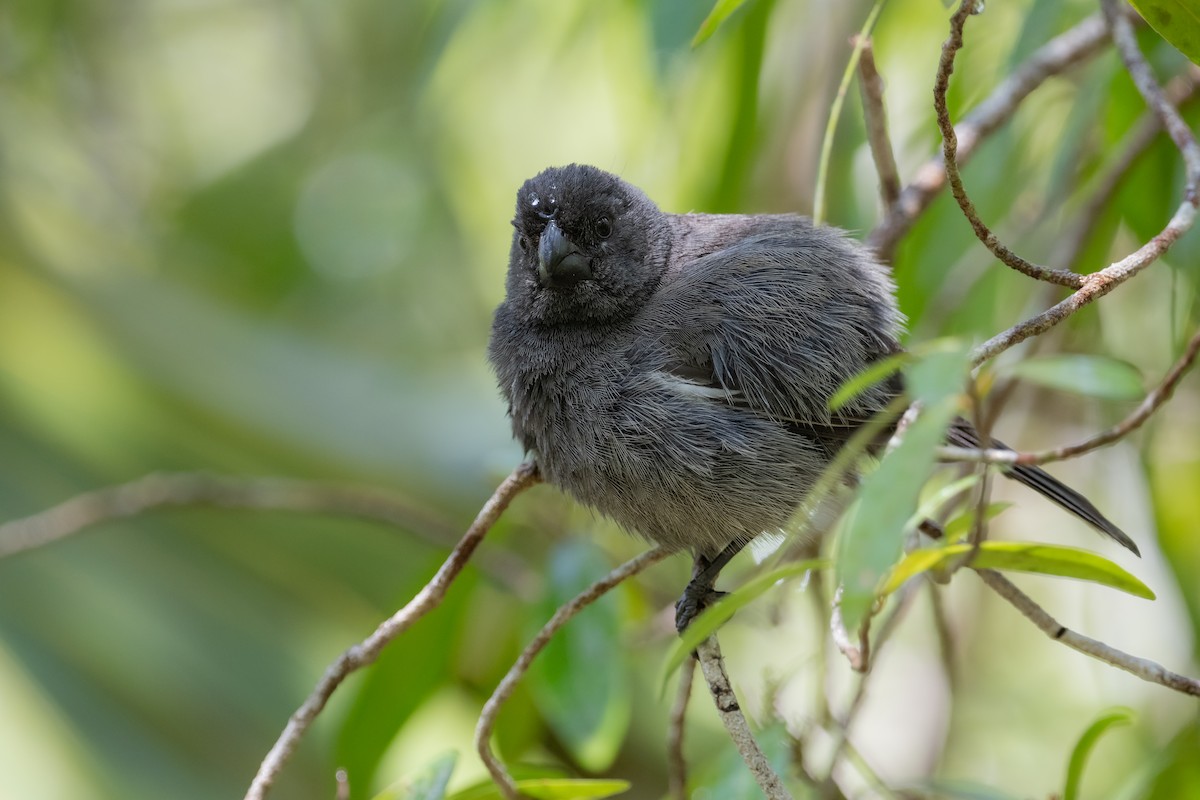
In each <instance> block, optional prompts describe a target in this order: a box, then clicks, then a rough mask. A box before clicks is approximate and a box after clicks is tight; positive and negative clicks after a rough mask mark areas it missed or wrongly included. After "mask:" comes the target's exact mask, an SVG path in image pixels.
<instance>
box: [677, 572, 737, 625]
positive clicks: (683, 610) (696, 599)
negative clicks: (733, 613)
mask: <svg viewBox="0 0 1200 800" xmlns="http://www.w3.org/2000/svg"><path fill="white" fill-rule="evenodd" d="M725 595H726V592H718V591H717V590H716V589H714V588H713V587H712V586H711V585H703V584H696V583H689V584H688V585H687V588H685V589H684V590H683V595H681V596H680V598H679V600H677V601H676V602H675V630H676V632H678V633H683V632H684V630H686V629H687V626H688V625H691V624H692V620H694V619H695V618H696V617H697V616H699V615H700V612H701V611H703V610H704V609H706V608H708V607H709V606H711V605H712V604H713V603H715V602H717V601H718V600H720V599H721V598H722V597H724V596H725Z"/></svg>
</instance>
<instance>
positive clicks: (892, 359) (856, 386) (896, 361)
mask: <svg viewBox="0 0 1200 800" xmlns="http://www.w3.org/2000/svg"><path fill="white" fill-rule="evenodd" d="M911 360H912V354H911V353H897V354H896V355H894V356H888V357H887V358H884V359H881V360H879V361H876V362H875V363H873V364H871V365H870V366H869V367H867V368H866V369H864V370H863V371H862V372H860V373H858V374H857V375H855V376H854V377H853V378H851V379H850V380H848V381H846V382H845V383H843V384H842V385H841V386H840V387H839V388H838V390H837V391H836V392H834V393H833V397H831V398H829V410H830V411H840V410H841V409H842V407H843V406H845V405H846V403H849V402H850V401H851V400H853V399H854V398H855V397H857V396H858V395H860V394H862V393H863V392H865V391H866V390H867V389H870V388H871V387H872V386H874V385H875V384H877V383H879V382H880V381H883V380H885V379H887V378H889V377H891V376H892V374H893V373H895V372H899V371H900V368H901V367H903V366H904V365H905V364H907V363H908V362H909V361H911Z"/></svg>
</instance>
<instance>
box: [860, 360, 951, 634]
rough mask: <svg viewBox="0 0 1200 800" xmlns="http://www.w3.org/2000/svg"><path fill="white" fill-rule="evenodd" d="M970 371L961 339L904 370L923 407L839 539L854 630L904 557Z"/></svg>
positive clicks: (871, 479) (868, 483) (868, 482)
mask: <svg viewBox="0 0 1200 800" xmlns="http://www.w3.org/2000/svg"><path fill="white" fill-rule="evenodd" d="M966 373H967V350H966V348H965V347H963V346H962V345H961V344H959V345H958V346H957V348H956V349H954V350H944V351H939V352H934V353H931V354H929V355H928V356H927V357H926V358H923V359H921V360H919V361H916V362H914V363H913V364H912V365H911V366H910V367H909V369H908V370H907V371H906V375H907V378H908V386H909V389H910V390H911V391H912V393H913V395H914V396H915V397H917V398H918V399H920V400H921V402H922V403H923V405H924V409H923V411H922V412H921V414H920V415H919V416H918V417H917V419H916V421H915V422H913V423H912V424H911V425H909V426H908V429H907V430H906V431H905V432H904V436H903V438H902V440H901V442H900V444H899V445H898V446H897V447H896V448H894V449H893V450H892V451H891V452H889V453H888V454H887V455H886V456H884V458H883V460H882V461H881V462H880V463H879V467H878V468H877V469H876V470H875V471H874V472H872V473H871V474H869V475H867V476H866V477H865V478H863V480H862V489H861V491H860V492H859V496H858V499H857V500H856V501H855V503H854V504H853V505H852V506H851V508H850V510H849V511H848V512H847V514H846V517H845V519H844V522H843V526H842V532H841V535H840V536H839V538H838V558H837V582H838V584H839V585H840V586H841V587H842V602H841V610H842V618H843V619H844V620H845V623H846V627H847V628H848V629H850V630H854V629H856V628H857V627H858V625H859V623H860V622H862V619H863V617H865V616H866V614H867V611H868V610H869V608H870V606H871V604H872V603H873V602H874V599H875V593H876V590H877V589H878V587H879V585H880V583H881V582H882V580H883V578H884V576H885V575H886V574H887V571H888V569H889V568H890V567H892V565H894V564H895V563H896V561H897V560H898V559H899V558H900V554H901V548H902V544H903V536H904V530H905V527H906V526H907V525H908V522H909V520H910V519H911V518H912V516H913V513H914V512H915V511H916V509H917V501H918V498H919V496H920V492H921V487H922V486H923V485H924V483H925V480H926V478H927V476H928V475H929V473H930V471H931V470H932V469H933V465H934V462H935V454H934V451H935V449H936V448H937V447H938V445H940V444H941V443H942V440H943V438H944V437H945V433H946V427H947V426H948V425H949V424H950V421H951V420H952V419H954V416H955V415H956V414H957V413H958V393H959V390H960V389H961V387H962V383H963V378H964V376H965V375H966Z"/></svg>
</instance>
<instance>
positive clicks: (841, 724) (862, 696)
mask: <svg viewBox="0 0 1200 800" xmlns="http://www.w3.org/2000/svg"><path fill="white" fill-rule="evenodd" d="M918 588H919V582H917V581H909V582H908V583H906V584H905V585H904V586H903V587H901V589H900V591H899V592H897V593H896V597H895V601H894V603H893V609H892V612H891V614H889V615H888V617H887V619H885V620H884V621H883V624H882V625H880V626H879V633H878V634H877V635H876V636H875V644H874V651H875V656H874V660H875V662H878V660H879V653H880V651H881V650H882V649H883V647H884V645H885V644H887V642H888V640H889V639H891V637H892V634H893V633H895V632H896V629H897V627H899V624H900V620H901V619H903V617H904V614H905V613H906V612H907V611H908V609H909V607H910V606H911V605H912V601H913V598H914V597H916V595H917V589H918ZM867 668H868V670H869V668H870V664H868V665H867ZM869 678H870V674H869V672H867V673H866V674H864V675H863V676H862V678H861V679H859V682H858V686H857V687H856V688H855V690H854V696H853V697H851V698H850V705H849V706H847V708H846V711H845V713H844V714H843V715H842V716H841V718H840V719H837V732H836V733H835V743H834V746H833V755H831V756H830V758H829V770H828V772H827V773H826V775H825V779H824V781H823V782H822V784H821V790H822V793H823V795H824V796H826V797H829V796H833V794H834V790H835V789H836V779H835V777H834V772H835V771H836V770H837V765H838V763H839V762H840V761H841V760H842V757H843V756H845V755H846V749H847V747H849V746H851V742H850V727H851V726H852V725H853V724H854V720H855V718H856V717H857V716H858V712H859V711H860V710H861V709H862V706H863V701H865V700H866V697H867V680H868V679H869ZM830 716H833V715H832V714H831V715H830Z"/></svg>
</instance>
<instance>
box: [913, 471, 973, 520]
mask: <svg viewBox="0 0 1200 800" xmlns="http://www.w3.org/2000/svg"><path fill="white" fill-rule="evenodd" d="M982 477H983V475H982V474H981V473H978V472H972V473H971V474H970V475H964V476H963V477H961V478H959V479H958V480H956V481H951V482H950V483H948V484H946V485H945V486H943V487H941V488H940V489H938V490H937V491H936V492H934V493H933V494H931V495H929V496H928V497H926V498H925V499H924V500H922V501H921V505H919V506H918V507H917V512H916V513H915V514H913V515H912V516H911V517H909V519H908V523H907V524H906V525H905V527H906V528H915V527H916V526H917V525H919V524H920V523H921V521H922V520H926V519H933V518H934V517H936V516H937V515H938V512H939V511H941V509H942V506H944V505H945V504H946V503H948V502H950V501H951V500H953V499H954V498H955V497H956V496H958V495H959V494H960V493H961V492H965V491H966V490H967V489H970V488H971V487H972V486H974V485H975V484H977V483H979V479H980V478H982Z"/></svg>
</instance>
